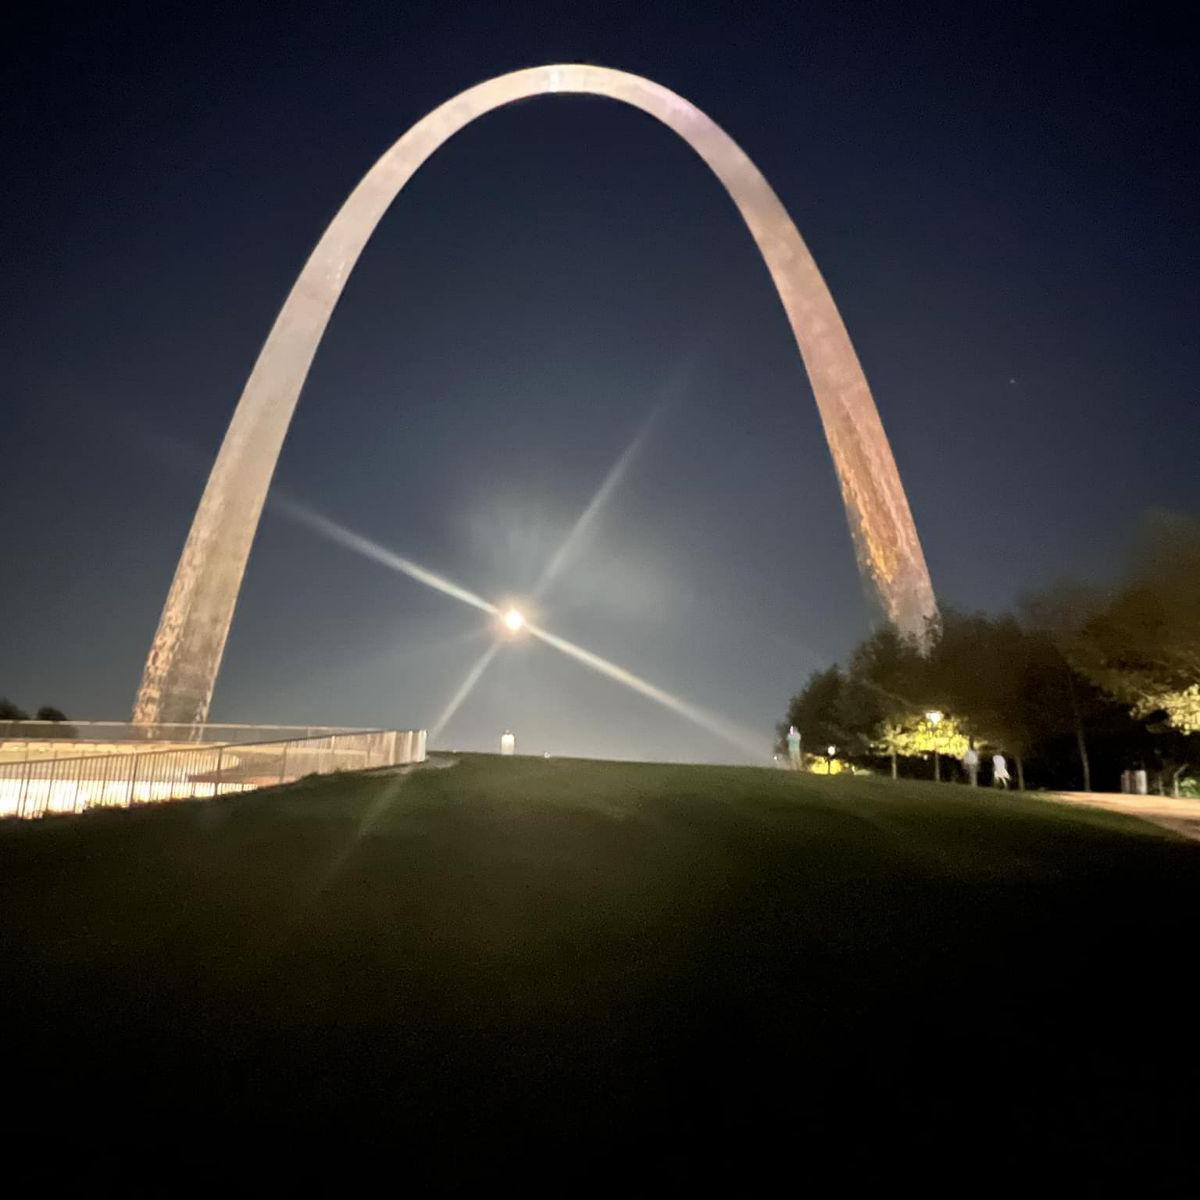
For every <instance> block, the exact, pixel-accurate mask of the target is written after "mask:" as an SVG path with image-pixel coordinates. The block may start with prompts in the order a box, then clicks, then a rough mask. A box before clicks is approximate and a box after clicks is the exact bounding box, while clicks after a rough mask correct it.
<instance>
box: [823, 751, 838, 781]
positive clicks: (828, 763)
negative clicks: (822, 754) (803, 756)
mask: <svg viewBox="0 0 1200 1200" xmlns="http://www.w3.org/2000/svg"><path fill="white" fill-rule="evenodd" d="M825 749H826V750H828V752H829V755H828V757H827V758H826V759H825V774H826V775H832V774H833V756H834V755H835V754H836V753H837V747H836V746H826V747H825Z"/></svg>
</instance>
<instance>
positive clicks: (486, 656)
mask: <svg viewBox="0 0 1200 1200" xmlns="http://www.w3.org/2000/svg"><path fill="white" fill-rule="evenodd" d="M499 649H500V643H499V642H493V643H492V644H491V645H490V646H489V647H488V648H487V649H486V650H485V651H484V652H483V653H482V654H481V655H480V656H479V658H478V659H477V660H476V662H475V665H474V666H473V667H472V668H471V669H470V670H469V671H468V672H467V677H466V679H464V680H463V681H462V684H461V685H460V686H459V689H458V691H457V692H455V693H454V695H453V696H452V697H451V698H450V703H449V704H447V705H446V707H445V708H444V709H442V714H441V716H439V717H438V719H437V720H436V721H434V723H433V724H432V725H431V726H430V727H429V741H430V742H431V743H432V742H434V741H436V740H437V739H438V738H439V737H441V734H442V730H443V729H445V728H446V726H447V725H449V724H450V721H451V719H452V718H453V716H454V714H455V713H456V712H458V710H459V709H460V708H462V706H463V701H465V700H466V698H467V697H468V696H469V695H470V694H471V693H472V692H473V691H474V690H475V685H476V684H477V683H478V682H479V680H480V679H481V678H482V676H483V673H484V671H486V670H487V669H488V667H489V666H490V665H491V662H492V659H493V658H495V657H496V654H497V652H498V651H499Z"/></svg>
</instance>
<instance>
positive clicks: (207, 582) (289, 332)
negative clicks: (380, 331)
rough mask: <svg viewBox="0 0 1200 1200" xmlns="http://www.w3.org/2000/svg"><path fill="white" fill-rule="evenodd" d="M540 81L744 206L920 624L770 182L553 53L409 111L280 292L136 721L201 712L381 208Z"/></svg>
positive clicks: (846, 492)
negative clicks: (674, 138) (662, 148)
mask: <svg viewBox="0 0 1200 1200" xmlns="http://www.w3.org/2000/svg"><path fill="white" fill-rule="evenodd" d="M550 92H573V93H583V94H586V95H592V96H608V97H609V98H611V99H613V100H620V101H622V102H624V103H625V104H631V105H633V107H634V108H639V109H641V110H642V111H643V112H646V113H649V114H650V116H652V117H656V118H657V119H658V120H659V121H661V122H662V123H663V124H664V125H666V126H668V127H669V128H670V129H672V130H674V131H675V132H676V133H677V134H678V135H679V136H680V137H681V138H683V140H684V141H685V142H687V144H688V145H689V146H691V148H692V149H693V150H695V151H696V153H697V154H699V155H700V157H701V158H702V159H703V160H704V161H705V162H706V163H707V164H708V166H709V168H710V169H711V170H712V172H713V174H714V175H716V177H717V178H718V179H719V180H720V181H721V183H722V184H723V185H724V187H725V190H726V191H727V192H728V193H729V196H730V198H731V199H732V200H733V202H734V204H736V205H737V208H738V211H739V212H740V213H741V215H742V219H743V220H744V221H745V222H746V226H747V228H748V229H749V230H750V233H751V235H752V236H753V238H754V240H755V242H756V243H757V245H758V249H759V251H760V252H761V254H762V256H763V259H764V260H765V262H766V265H767V269H768V270H769V271H770V273H771V278H772V279H773V280H774V282H775V288H776V290H777V291H778V293H779V299H780V301H781V302H782V303H783V307H784V311H785V312H786V313H787V317H788V321H789V322H790V324H791V327H792V332H793V334H794V335H795V337H796V343H797V345H798V347H799V349H800V354H801V357H802V358H803V360H804V365H805V368H806V369H807V371H808V378H809V380H810V382H811V384H812V390H813V395H814V396H815V397H816V402H817V408H818V410H819V412H820V415H821V422H822V424H823V426H824V429H825V437H826V439H827V441H828V443H829V450H830V453H831V454H832V456H833V463H834V467H835V469H836V471H837V477H838V482H839V484H840V486H841V490H842V499H843V502H844V503H845V506H846V515H847V518H848V520H849V523H850V530H851V534H852V536H853V539H854V543H855V549H856V551H857V554H858V561H859V565H860V568H861V570H862V572H863V575H864V577H865V578H866V580H867V581H868V582H869V583H870V585H871V587H872V588H873V589H874V590H875V591H876V592H877V594H878V596H879V600H880V602H881V605H882V608H883V611H884V613H885V614H886V615H887V617H888V619H889V620H890V621H891V622H892V623H893V624H894V625H896V627H897V628H898V629H900V630H901V631H903V632H904V633H906V634H910V635H912V636H914V637H916V638H918V639H921V640H923V639H924V638H925V635H926V628H927V623H928V621H929V620H930V619H931V618H932V617H934V616H936V613H937V607H936V603H935V601H934V596H933V587H932V585H931V583H930V579H929V571H928V568H927V567H926V565H925V556H924V554H923V552H922V550H921V543H920V541H919V540H918V538H917V531H916V527H915V525H914V524H913V519H912V513H911V512H910V510H909V506H908V499H907V497H906V496H905V494H904V488H903V486H902V485H901V483H900V476H899V473H898V472H897V470H896V463H895V459H894V458H893V457H892V451H891V447H890V445H889V444H888V440H887V435H886V434H885V433H884V431H883V425H882V424H881V423H880V420H879V413H878V412H877V410H876V408H875V403H874V401H873V400H872V398H871V392H870V389H869V388H868V386H867V380H866V377H865V376H864V375H863V371H862V367H861V366H860V365H859V362H858V356H857V355H856V354H855V352H854V347H853V346H852V345H851V343H850V338H849V336H848V335H847V333H846V328H845V326H844V325H843V324H842V318H841V316H840V315H839V313H838V310H837V306H836V305H835V304H834V302H833V297H832V296H831V295H830V294H829V289H828V288H827V287H826V286H825V281H824V280H823V279H822V278H821V274H820V272H819V271H818V270H817V265H816V263H815V262H813V259H812V255H811V254H809V252H808V248H807V247H806V246H805V244H804V242H803V240H802V239H801V237H800V234H799V233H798V232H797V230H796V227H795V225H793V224H792V221H791V218H790V217H789V216H788V214H787V211H786V210H785V209H784V207H783V205H782V204H781V203H780V201H779V198H778V197H777V196H776V195H775V193H774V192H773V191H772V190H771V186H770V184H768V183H767V181H766V180H765V179H764V178H763V176H762V174H761V173H760V172H759V170H758V169H757V167H755V165H754V164H753V163H752V162H751V161H750V159H749V158H747V157H746V155H745V154H744V153H743V152H742V150H741V149H740V148H739V147H738V146H737V144H736V143H735V142H734V141H733V139H732V138H730V137H729V135H728V134H726V133H725V132H724V131H723V130H722V129H721V128H720V127H719V126H718V125H716V124H715V123H714V122H713V121H712V120H710V119H709V118H708V117H707V116H705V115H704V113H702V112H701V111H700V110H699V109H698V108H696V107H695V106H694V105H692V104H689V103H688V102H687V101H686V100H684V99H683V98H682V97H681V96H677V95H676V94H675V93H674V92H672V91H669V90H668V89H667V88H665V87H661V86H659V85H658V84H656V83H652V82H651V81H650V80H648V79H642V78H641V77H639V76H637V75H630V74H627V73H626V72H624V71H614V70H610V69H609V68H606V67H593V66H583V65H575V64H568V65H562V66H545V67H534V68H531V69H529V70H523V71H513V72H511V73H510V74H507V75H501V76H499V77H498V78H496V79H489V80H487V81H486V82H484V83H481V84H478V85H477V86H475V87H472V88H468V89H467V90H466V91H465V92H462V93H460V94H459V95H457V96H455V97H454V98H453V99H452V100H448V101H446V103H444V104H443V105H441V106H440V107H439V108H435V109H434V110H433V112H431V113H430V114H429V115H428V116H426V117H424V118H423V119H422V120H420V121H418V122H417V123H416V124H415V125H414V126H413V127H412V128H411V129H409V131H408V132H407V133H406V134H405V135H404V136H403V137H402V138H401V139H400V140H399V141H398V142H396V144H395V145H394V146H392V148H391V149H390V150H388V151H387V153H386V154H384V156H383V157H382V158H381V159H380V160H379V161H378V162H377V163H376V164H375V165H374V166H373V167H372V168H371V169H370V170H369V171H368V172H367V174H366V175H365V176H364V177H363V179H362V180H361V182H360V183H359V184H358V186H357V187H356V188H355V189H354V191H353V192H351V193H350V196H349V198H348V199H347V200H346V202H345V204H343V205H342V208H341V209H340V211H339V212H338V214H337V216H335V217H334V219H333V221H332V222H331V223H330V225H329V227H328V229H326V230H325V233H324V235H323V236H322V238H321V240H320V241H319V242H318V243H317V246H316V249H315V250H313V252H312V255H311V256H310V258H309V259H308V262H307V263H305V265H304V270H303V271H301V272H300V277H299V279H297V280H296V283H295V285H294V286H293V288H292V290H291V293H290V294H289V295H288V298H287V300H286V301H285V303H284V305H283V308H282V309H281V310H280V313H279V316H278V317H277V318H276V320H275V324H274V326H273V327H272V329H271V332H270V335H269V336H268V338H267V340H266V343H265V345H264V346H263V348H262V350H261V352H260V353H259V356H258V361H257V362H256V363H255V364H254V369H253V371H251V373H250V378H249V379H248V380H247V381H246V387H245V390H244V391H243V392H242V397H241V400H240V401H239V403H238V406H237V410H236V411H235V412H234V415H233V419H232V420H231V421H230V423H229V429H228V431H227V433H226V434H225V440H224V442H223V443H222V445H221V450H220V453H219V454H218V455H217V460H216V462H215V464H214V465H213V469H212V473H211V475H210V476H209V479H208V484H207V486H206V487H205V489H204V495H203V497H202V498H201V500H200V506H199V508H198V509H197V510H196V516H195V519H194V520H193V521H192V528H191V532H190V533H189V534H188V539H187V543H186V545H185V546H184V549H183V554H182V555H181V557H180V559H179V565H178V567H177V568H176V570H175V578H174V580H173V581H172V583H171V590H170V592H169V593H168V594H167V600H166V604H165V605H164V607H163V613H162V618H161V619H160V621H159V625H158V631H157V633H156V635H155V638H154V644H153V645H152V646H151V649H150V655H149V658H148V659H147V660H146V668H145V671H144V673H143V676H142V685H141V688H140V690H139V692H138V697H137V703H136V705H135V707H134V712H133V719H134V720H135V721H138V722H146V723H151V722H159V721H162V722H168V721H173V722H186V723H191V722H202V721H204V720H206V718H207V716H208V708H209V702H210V700H211V698H212V692H213V685H214V683H215V682H216V677H217V671H218V669H219V667H220V665H221V656H222V654H223V652H224V649H225V641H226V638H227V636H228V634H229V626H230V623H231V621H232V620H233V610H234V607H235V605H236V604H237V598H238V591H239V589H240V587H241V583H242V576H243V575H244V573H245V570H246V561H247V559H248V558H249V556H250V547H251V543H252V542H253V541H254V534H255V531H256V529H257V528H258V522H259V517H260V515H261V513H262V508H263V504H264V502H265V500H266V496H267V489H268V487H269V486H270V482H271V476H272V475H273V474H274V472H275V464H276V462H277V460H278V458H279V450H280V447H281V446H282V444H283V439H284V436H285V435H286V433H287V429H288V425H289V423H290V422H291V419H292V413H293V412H294V411H295V408H296V401H297V399H298V398H299V395H300V389H301V388H302V387H303V386H304V380H305V378H306V376H307V375H308V370H309V366H310V365H311V363H312V360H313V356H314V355H315V354H316V352H317V347H318V346H319V345H320V342H321V337H322V335H323V334H324V332H325V327H326V325H328V323H329V318H330V316H331V315H332V313H333V310H334V307H335V306H336V304H337V302H338V298H339V297H340V296H341V294H342V289H343V288H344V287H345V285H346V280H347V278H348V277H349V275H350V272H351V271H352V270H353V269H354V264H355V262H357V260H358V256H359V255H360V254H361V253H362V250H363V247H364V246H365V245H366V243H367V239H368V238H370V236H371V234H372V233H373V232H374V230H375V226H376V225H377V224H378V223H379V220H380V218H381V217H382V216H383V214H384V213H385V212H386V211H387V209H388V206H389V205H390V204H391V203H392V201H393V200H394V199H395V198H396V195H397V194H398V193H399V191H400V189H401V188H402V187H403V186H404V185H405V184H406V183H407V182H408V180H409V179H410V178H411V177H412V176H413V174H414V173H415V172H416V171H417V169H418V168H419V167H420V166H421V164H422V163H424V162H425V160H426V159H427V158H428V157H429V156H430V155H431V154H433V152H434V151H435V150H437V149H438V147H439V146H441V145H442V143H443V142H445V141H446V140H447V139H448V138H450V137H452V136H453V135H454V134H456V133H457V132H458V131H459V130H460V129H462V128H463V127H464V126H465V125H468V124H470V123H471V122H472V121H474V120H475V118H476V117H480V116H482V115H483V114H484V113H488V112H491V111H492V109H494V108H499V107H501V106H502V105H505V104H509V103H511V102H512V101H514V100H522V99H525V98H526V97H529V96H541V95H545V94H546V93H550Z"/></svg>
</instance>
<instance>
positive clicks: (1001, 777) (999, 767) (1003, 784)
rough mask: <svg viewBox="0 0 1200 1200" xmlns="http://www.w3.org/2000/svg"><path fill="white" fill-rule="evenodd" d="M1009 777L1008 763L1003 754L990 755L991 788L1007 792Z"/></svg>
mask: <svg viewBox="0 0 1200 1200" xmlns="http://www.w3.org/2000/svg"><path fill="white" fill-rule="evenodd" d="M1010 782H1011V776H1010V775H1009V773H1008V763H1007V762H1006V761H1005V758H1004V755H1003V754H993V755H992V786H993V787H998V788H1004V789H1005V790H1006V791H1007V790H1008V785H1009V783H1010Z"/></svg>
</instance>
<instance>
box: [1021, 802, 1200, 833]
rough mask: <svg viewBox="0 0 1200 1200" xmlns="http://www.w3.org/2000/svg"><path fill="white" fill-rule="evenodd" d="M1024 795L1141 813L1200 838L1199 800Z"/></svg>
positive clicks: (1126, 812) (1167, 827) (1140, 815)
mask: <svg viewBox="0 0 1200 1200" xmlns="http://www.w3.org/2000/svg"><path fill="white" fill-rule="evenodd" d="M1025 795H1027V796H1035V797H1038V796H1040V797H1043V798H1044V799H1046V800H1057V801H1060V802H1061V803H1063V804H1078V805H1081V806H1083V807H1087V808H1106V809H1108V810H1109V811H1110V812H1118V813H1125V814H1126V815H1128V816H1131V817H1141V818H1142V820H1144V821H1150V822H1152V823H1153V824H1155V825H1161V826H1162V827H1163V828H1164V829H1170V830H1173V831H1174V832H1175V833H1181V834H1183V836H1184V837H1190V838H1193V839H1195V840H1196V841H1200V800H1192V799H1185V798H1183V797H1179V798H1176V797H1174V796H1132V795H1128V794H1126V793H1124V792H1054V793H1038V792H1026V793H1025Z"/></svg>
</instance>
